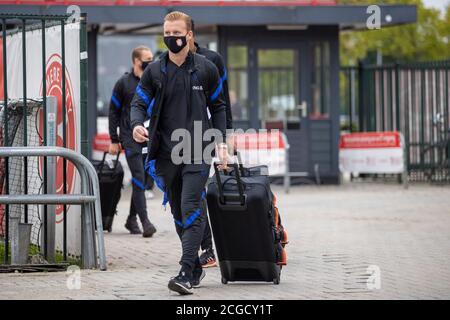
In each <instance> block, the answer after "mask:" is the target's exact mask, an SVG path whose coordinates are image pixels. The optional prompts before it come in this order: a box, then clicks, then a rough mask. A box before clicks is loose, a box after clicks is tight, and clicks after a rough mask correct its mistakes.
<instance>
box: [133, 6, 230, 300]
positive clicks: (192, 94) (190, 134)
mask: <svg viewBox="0 0 450 320" xmlns="http://www.w3.org/2000/svg"><path fill="white" fill-rule="evenodd" d="M190 38H192V30H191V18H190V17H189V16H188V15H186V14H184V13H181V12H178V11H174V12H171V13H169V14H168V15H167V16H166V17H165V19H164V43H165V44H166V46H167V47H168V49H169V51H168V52H165V53H163V54H162V55H161V57H160V60H159V61H156V62H153V63H151V64H150V65H149V66H148V68H147V69H146V70H145V72H144V74H143V75H142V78H141V81H140V82H139V85H138V87H137V89H136V94H135V96H134V98H133V101H132V103H131V115H130V119H131V125H132V128H133V138H134V139H135V140H136V141H137V142H138V143H142V142H145V141H147V142H148V155H147V164H146V169H147V171H148V172H149V173H150V174H152V176H153V177H154V179H155V183H156V184H157V185H158V187H160V188H161V189H162V190H163V191H164V193H165V194H164V202H163V203H164V204H165V203H166V202H167V201H168V202H169V204H170V208H171V212H172V215H173V219H174V222H175V228H176V231H177V234H178V236H179V238H180V240H181V248H182V258H181V270H180V272H179V274H178V275H177V276H176V277H174V278H172V279H170V281H169V284H168V287H169V289H170V290H172V291H175V292H178V293H180V294H191V293H192V290H191V289H192V288H193V287H197V286H199V285H200V281H201V280H202V279H203V277H204V275H205V272H204V271H203V268H202V266H201V264H200V260H199V256H198V251H199V249H200V245H201V242H202V240H203V233H204V230H205V224H206V204H205V185H206V182H207V179H208V176H209V169H210V160H211V158H212V155H210V156H209V155H208V153H207V152H206V151H207V150H209V149H208V148H210V146H211V142H209V143H208V142H206V141H204V140H203V138H204V137H205V135H206V133H208V132H209V129H210V128H213V129H215V131H216V133H217V132H218V134H215V135H214V141H213V144H212V145H213V148H212V150H214V146H215V148H216V150H217V153H218V156H219V159H220V160H221V166H220V167H221V168H226V167H227V159H228V156H227V147H226V144H225V143H224V142H223V141H224V137H225V135H226V110H225V109H226V104H225V101H224V98H223V94H222V81H221V79H220V76H219V72H218V70H217V68H216V66H215V65H214V64H213V63H212V62H211V61H209V60H207V59H206V58H205V57H203V56H201V55H198V54H195V53H192V52H190V50H189V46H188V43H189V41H190ZM147 118H150V126H149V127H148V128H146V127H145V126H144V125H143V124H144V121H145V120H146V119H147ZM198 129H200V133H201V136H200V137H198V136H196V132H197V131H198ZM177 137H178V138H179V140H182V141H181V142H178V141H179V140H178V141H176V139H177ZM191 138H193V139H191ZM198 139H199V140H198ZM199 146H200V148H199ZM205 152H206V153H205Z"/></svg>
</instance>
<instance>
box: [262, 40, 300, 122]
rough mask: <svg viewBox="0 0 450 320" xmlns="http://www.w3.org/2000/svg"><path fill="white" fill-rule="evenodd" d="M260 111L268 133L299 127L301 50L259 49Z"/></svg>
mask: <svg viewBox="0 0 450 320" xmlns="http://www.w3.org/2000/svg"><path fill="white" fill-rule="evenodd" d="M256 55H257V78H258V88H257V91H258V109H259V118H260V120H261V126H262V127H263V128H266V129H280V130H286V129H293V128H296V127H297V128H298V127H299V121H300V114H299V108H298V106H299V103H298V102H299V94H300V92H299V87H300V86H299V81H300V67H299V55H298V49H285V48H282V49H273V48H270V49H266V48H260V49H257V52H256Z"/></svg>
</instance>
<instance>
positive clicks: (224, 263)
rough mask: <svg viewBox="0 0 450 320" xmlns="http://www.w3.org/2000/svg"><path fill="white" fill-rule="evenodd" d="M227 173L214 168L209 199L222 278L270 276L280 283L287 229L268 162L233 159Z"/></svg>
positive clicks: (208, 192) (240, 278) (253, 279)
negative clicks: (241, 162)
mask: <svg viewBox="0 0 450 320" xmlns="http://www.w3.org/2000/svg"><path fill="white" fill-rule="evenodd" d="M231 166H232V168H233V169H232V170H231V171H230V172H229V173H224V172H219V170H218V169H217V164H216V163H214V170H215V174H214V176H213V178H212V181H211V182H210V183H209V185H208V191H207V202H208V212H209V218H210V222H211V229H212V232H213V236H214V242H215V245H216V250H217V255H218V258H219V265H220V271H221V274H222V283H223V284H226V283H228V281H266V282H273V283H275V284H279V283H280V275H281V269H282V266H283V265H285V264H286V254H285V251H284V246H285V245H286V244H287V234H286V232H285V231H284V228H283V226H282V225H281V219H280V217H279V214H278V209H277V207H276V198H275V196H274V194H273V193H272V191H271V189H270V183H269V178H268V176H267V175H264V174H261V172H262V171H266V172H267V167H266V166H259V167H253V168H244V167H243V166H242V165H239V166H238V165H237V164H232V165H231Z"/></svg>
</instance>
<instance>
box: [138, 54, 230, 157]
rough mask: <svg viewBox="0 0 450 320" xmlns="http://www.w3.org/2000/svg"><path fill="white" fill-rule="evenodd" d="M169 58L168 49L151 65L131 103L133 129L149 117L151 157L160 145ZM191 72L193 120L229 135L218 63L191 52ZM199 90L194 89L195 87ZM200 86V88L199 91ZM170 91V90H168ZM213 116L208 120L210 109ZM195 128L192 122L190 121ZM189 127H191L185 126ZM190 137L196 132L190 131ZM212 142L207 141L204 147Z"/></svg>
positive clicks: (189, 66) (203, 128) (188, 80)
mask: <svg viewBox="0 0 450 320" xmlns="http://www.w3.org/2000/svg"><path fill="white" fill-rule="evenodd" d="M168 59H169V54H168V52H167V51H166V52H164V53H163V54H162V55H161V56H160V59H159V60H158V61H154V62H152V63H150V64H149V66H148V67H147V68H146V69H145V71H144V74H143V75H142V78H141V81H140V82H139V85H138V86H137V87H136V93H135V95H134V97H133V100H132V102H131V114H130V120H131V128H132V129H134V128H135V127H136V126H138V125H143V123H144V122H145V121H146V120H147V119H148V118H150V125H149V128H148V130H149V142H148V159H149V160H152V159H155V158H156V156H157V153H158V148H159V139H158V135H159V134H160V133H159V131H158V121H159V116H160V114H161V109H162V108H164V100H163V99H162V97H164V95H165V89H166V88H165V84H166V74H167V72H166V66H167V61H168ZM187 62H188V63H189V65H188V73H186V81H187V83H188V86H187V87H188V88H190V101H189V102H188V103H189V105H190V111H191V114H190V119H191V120H192V121H202V131H203V132H205V131H206V130H207V129H209V128H211V127H212V128H215V129H218V130H220V132H221V134H222V137H223V138H225V136H226V111H225V108H226V105H225V101H224V99H223V93H222V85H223V84H222V80H221V78H220V76H219V72H218V70H217V68H216V66H215V65H214V64H213V63H212V62H211V61H209V60H208V59H206V58H205V57H204V56H202V55H199V54H196V53H191V52H189V54H188V57H187ZM193 87H195V88H196V89H195V90H193V89H192V88H193ZM199 88H201V90H199ZM169 94H170V93H169ZM207 107H208V109H209V112H210V114H211V119H208V111H207ZM188 126H190V127H192V124H188ZM185 129H189V130H190V128H185ZM191 136H192V137H194V134H193V133H192V132H191ZM209 143H210V142H208V141H206V142H204V144H203V148H204V147H205V146H206V145H207V144H209Z"/></svg>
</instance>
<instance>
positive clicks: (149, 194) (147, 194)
mask: <svg viewBox="0 0 450 320" xmlns="http://www.w3.org/2000/svg"><path fill="white" fill-rule="evenodd" d="M145 197H146V198H147V199H153V198H154V197H155V194H154V193H153V191H152V190H146V191H145Z"/></svg>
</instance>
